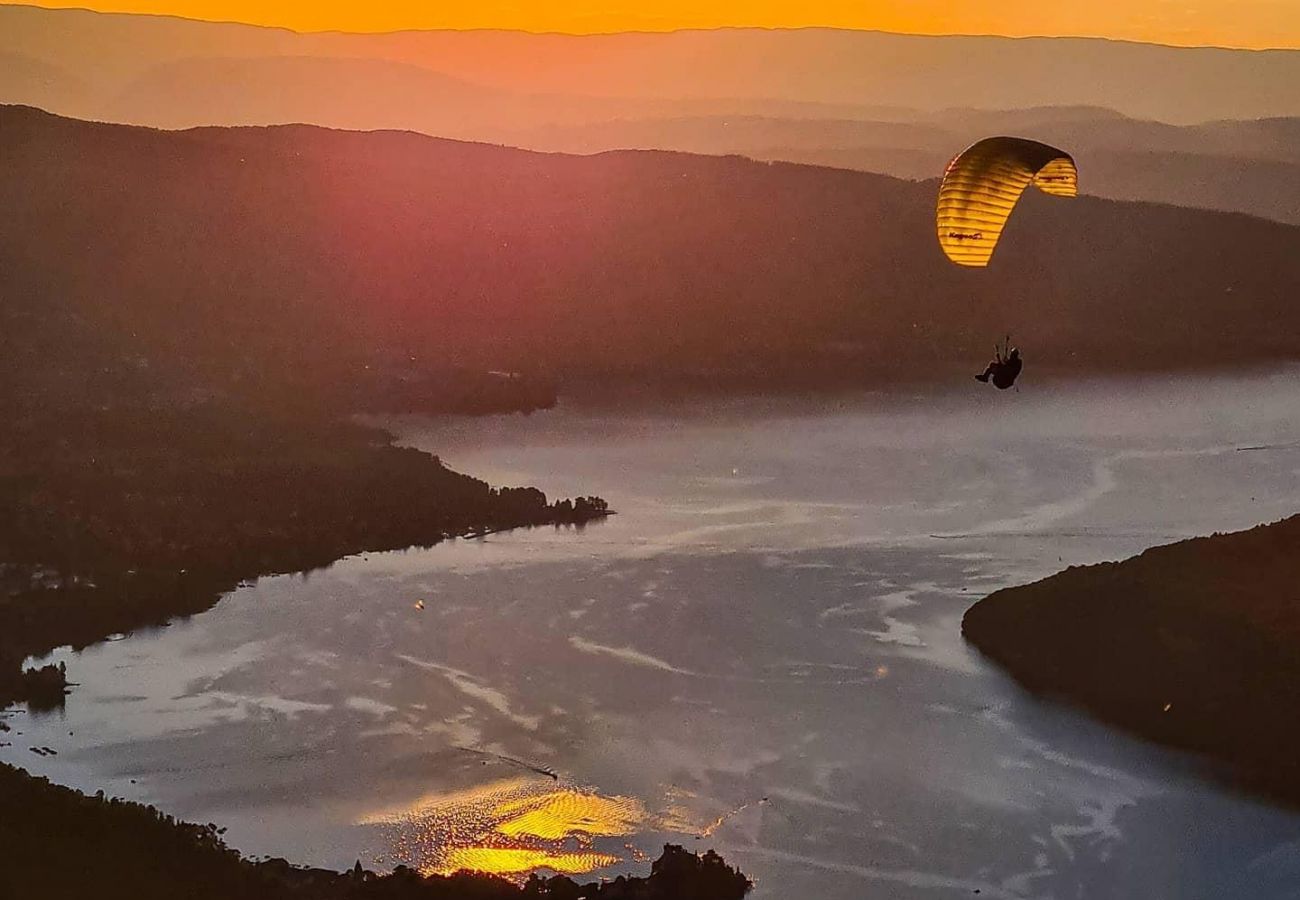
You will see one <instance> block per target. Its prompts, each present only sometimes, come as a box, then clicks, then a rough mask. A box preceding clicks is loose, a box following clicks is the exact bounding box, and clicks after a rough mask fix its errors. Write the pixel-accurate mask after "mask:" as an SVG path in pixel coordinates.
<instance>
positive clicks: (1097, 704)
mask: <svg viewBox="0 0 1300 900" xmlns="http://www.w3.org/2000/svg"><path fill="white" fill-rule="evenodd" d="M962 634H963V636H964V637H965V638H966V640H968V641H969V642H970V643H971V644H972V645H974V646H975V647H976V648H977V649H978V650H980V652H981V653H983V654H984V655H985V656H987V657H988V658H989V659H991V660H993V661H994V662H996V663H997V664H998V665H1000V666H1001V667H1002V668H1004V669H1006V670H1007V671H1008V672H1009V673H1010V674H1011V676H1012V677H1014V678H1015V679H1016V680H1017V681H1019V682H1020V683H1021V684H1022V685H1023V686H1024V687H1026V688H1027V689H1028V690H1030V691H1032V692H1033V693H1036V694H1039V695H1043V696H1047V697H1049V698H1052V699H1056V700H1062V701H1065V702H1067V703H1070V704H1073V705H1076V706H1079V707H1081V708H1083V709H1084V710H1086V711H1087V712H1089V713H1091V714H1092V715H1094V716H1096V717H1097V718H1098V719H1101V720H1102V721H1104V722H1107V723H1108V724H1111V725H1116V726H1119V727H1120V728H1123V729H1125V730H1126V731H1129V732H1132V733H1134V734H1136V735H1138V736H1140V737H1143V738H1146V739H1148V740H1151V741H1154V742H1157V743H1160V744H1163V745H1166V746H1169V747H1174V748H1178V749H1181V750H1186V751H1190V752H1192V753H1195V754H1199V755H1200V756H1201V757H1202V758H1203V759H1205V760H1206V761H1208V762H1209V763H1210V764H1211V767H1212V768H1213V769H1215V770H1217V771H1218V772H1219V773H1220V774H1221V775H1222V776H1224V777H1225V778H1227V779H1228V780H1230V781H1232V782H1233V783H1235V784H1236V785H1238V786H1241V787H1245V788H1247V789H1249V790H1251V791H1254V792H1257V793H1259V794H1261V795H1263V796H1266V797H1267V798H1269V799H1271V800H1273V801H1276V802H1280V803H1283V804H1286V805H1292V806H1297V805H1300V754H1297V752H1296V749H1295V748H1296V747H1297V745H1298V744H1300V717H1297V715H1296V711H1297V709H1300V516H1295V517H1292V518H1289V519H1285V520H1283V521H1281V522H1277V523H1273V524H1269V525H1261V526H1258V527H1256V528H1253V529H1250V530H1248V531H1242V532H1236V533H1232V534H1215V535H1213V536H1210V537H1202V538H1194V539H1191V540H1187V541H1181V542H1178V543H1175V544H1169V545H1166V546H1162V547H1155V548H1152V549H1150V550H1147V551H1145V552H1144V553H1142V554H1140V555H1138V556H1135V557H1133V558H1131V559H1128V560H1125V561H1123V562H1107V563H1100V564H1097V565H1092V566H1080V567H1070V568H1068V569H1066V570H1064V571H1063V572H1060V573H1058V574H1056V575H1053V576H1051V577H1049V578H1046V579H1043V580H1042V581H1038V582H1035V583H1033V584H1028V585H1023V586H1020V587H1014V588H1007V589H1004V590H1000V591H997V592H995V593H993V594H990V595H989V596H988V597H985V598H984V599H982V600H980V601H979V602H977V603H976V604H975V605H974V606H972V607H971V608H970V609H969V610H968V611H967V612H966V614H965V616H964V617H963V619H962Z"/></svg>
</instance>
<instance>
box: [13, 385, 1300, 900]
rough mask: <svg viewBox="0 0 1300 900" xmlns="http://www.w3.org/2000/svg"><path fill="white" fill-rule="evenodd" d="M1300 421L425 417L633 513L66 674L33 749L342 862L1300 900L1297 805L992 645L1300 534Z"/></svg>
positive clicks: (704, 407)
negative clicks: (1103, 587)
mask: <svg viewBox="0 0 1300 900" xmlns="http://www.w3.org/2000/svg"><path fill="white" fill-rule="evenodd" d="M1297 398H1300V373H1297V372H1295V371H1285V372H1280V373H1273V374H1260V375H1253V376H1250V377H1240V378H1226V377H1222V378H1208V377H1207V378H1195V379H1191V378H1184V379H1172V378H1170V379H1150V380H1144V381H1093V382H1087V383H1082V384H1075V385H1065V384H1057V385H1047V386H1044V385H1041V384H1034V383H1033V382H1032V381H1030V382H1028V383H1027V384H1026V385H1025V386H1024V390H1022V391H1021V392H1020V393H1015V392H1009V393H1006V394H999V393H995V392H992V391H989V390H987V389H983V388H981V386H979V385H974V384H972V385H971V386H970V387H969V389H968V388H967V386H965V385H958V386H954V387H952V388H951V389H950V390H946V391H936V392H921V393H916V394H906V395H888V394H867V393H863V394H858V395H842V396H837V397H830V398H827V397H821V398H815V399H809V398H801V399H793V398H782V399H771V398H766V399H764V398H751V399H731V400H716V399H710V400H689V401H688V400H683V401H677V402H672V403H663V402H660V403H646V404H643V405H641V406H639V407H637V408H636V409H635V410H634V411H628V409H627V408H615V407H604V406H601V405H599V404H593V403H589V404H578V403H569V404H566V405H564V406H562V407H561V408H559V409H557V410H553V411H550V412H546V413H539V414H535V415H533V416H529V417H522V416H516V417H501V418H491V419H453V420H444V421H429V420H419V419H409V420H400V421H396V422H392V423H390V424H392V425H393V426H394V427H395V428H396V429H397V430H398V431H399V433H400V435H401V436H402V439H403V440H404V441H406V442H408V443H411V444H413V445H415V446H418V447H421V448H425V449H428V450H430V451H432V452H435V453H438V454H440V455H441V456H442V458H443V459H444V460H445V461H446V462H447V463H448V465H450V466H452V467H453V468H456V469H458V470H460V471H465V472H469V473H472V474H474V475H476V476H478V477H481V478H484V479H486V480H489V481H491V482H493V483H496V484H534V485H537V486H540V487H542V488H543V489H544V490H546V491H547V492H548V493H550V494H552V495H573V494H577V493H595V494H600V495H602V496H604V497H606V498H608V499H609V500H610V502H611V504H612V505H613V506H614V507H615V508H617V510H618V512H619V514H618V515H617V516H615V517H613V518H611V519H610V520H608V521H606V522H603V523H599V524H595V525H592V526H589V527H588V528H586V529H584V530H574V529H552V528H544V529H535V530H528V531H516V532H512V533H507V534H499V535H493V536H490V537H487V538H485V539H480V540H462V541H454V542H448V543H445V544H442V545H439V546H436V547H433V548H431V549H427V550H411V551H407V552H402V553H381V554H368V555H362V556H358V557H353V558H349V559H345V560H342V561H340V562H338V563H337V564H335V565H334V566H332V567H331V568H329V569H328V570H324V571H318V572H313V573H310V574H307V575H301V576H285V577H276V578H267V579H263V580H261V581H259V582H257V583H256V584H254V585H252V586H248V587H244V588H241V589H239V590H237V591H235V592H234V593H232V594H231V595H230V596H228V597H226V598H225V599H223V600H222V601H221V602H220V603H219V604H218V605H217V606H216V607H214V608H213V609H212V610H210V611H209V612H207V613H204V614H202V615H198V616H195V617H193V618H192V619H189V620H187V621H181V622H176V623H174V624H173V625H171V626H170V627H168V628H165V629H160V630H158V631H155V632H153V633H147V634H136V635H131V636H128V637H126V638H124V639H121V640H117V641H111V642H107V643H103V644H100V645H98V646H95V647H92V648H90V649H88V650H86V651H85V652H82V653H71V652H68V651H61V652H59V653H56V654H55V655H54V658H56V659H63V660H66V662H67V665H68V669H69V677H70V678H71V680H73V681H76V682H80V683H81V686H80V687H78V688H76V689H75V691H74V692H73V693H72V694H71V696H70V697H69V698H68V704H67V708H66V711H65V712H64V713H63V714H61V715H60V714H52V715H46V716H41V717H35V716H30V715H27V714H26V713H22V712H19V713H18V714H16V715H14V716H12V717H11V718H10V719H9V722H10V724H11V726H13V727H14V729H15V731H21V732H22V734H21V735H20V736H15V733H14V732H11V734H10V736H9V739H10V740H12V741H13V746H12V747H9V748H4V749H0V759H3V760H6V761H12V762H16V763H18V764H20V765H24V766H25V767H27V768H29V769H30V770H33V771H37V772H41V773H45V774H49V775H50V776H52V777H53V778H55V779H56V780H58V781H61V782H63V783H68V784H72V785H75V786H78V787H81V788H84V789H88V790H96V789H100V788H102V789H104V790H105V791H106V792H107V793H109V794H114V795H120V796H124V797H129V798H132V799H138V800H142V801H146V802H150V803H154V804H157V805H159V806H160V807H162V808H163V809H165V810H167V811H168V812H172V813H175V814H177V815H179V816H183V817H185V818H188V819H192V820H197V821H202V822H207V821H214V822H217V823H220V824H222V825H225V826H227V827H228V829H229V830H228V832H227V835H226V836H227V839H228V840H229V842H230V843H231V844H232V845H234V846H236V847H238V848H240V849H241V850H244V851H245V852H248V853H251V854H259V855H260V854H270V855H283V856H286V857H288V858H290V859H292V860H295V861H300V862H310V863H314V864H323V865H329V866H334V867H341V866H346V865H351V864H352V862H353V861H354V860H356V859H360V860H361V861H362V862H363V863H364V864H365V865H367V866H371V867H375V868H380V869H386V868H388V867H389V866H391V865H392V864H394V863H396V862H406V863H408V864H412V865H417V866H421V867H423V868H425V869H426V870H429V871H435V870H445V869H449V868H454V867H456V866H457V865H477V866H481V867H483V868H492V869H496V870H498V871H504V872H513V873H515V874H516V875H517V874H518V873H520V872H523V871H525V870H526V869H527V868H528V867H529V866H531V865H536V864H539V863H541V864H548V865H550V866H551V867H552V868H555V869H563V870H567V871H575V872H578V871H582V870H586V869H594V870H595V872H596V874H598V875H610V874H616V873H618V872H624V871H645V869H646V864H645V863H644V858H645V857H646V855H649V856H653V855H655V854H657V851H658V848H659V846H660V845H662V844H663V843H664V842H665V841H674V842H679V843H684V844H686V845H687V846H689V847H690V848H692V849H703V848H705V847H714V848H716V849H717V850H718V851H719V852H720V853H722V855H723V856H724V857H725V858H726V859H727V860H728V861H730V862H733V863H735V864H737V865H739V866H741V867H742V868H743V869H744V870H745V871H746V872H748V873H750V874H751V875H753V876H754V877H755V878H756V880H757V883H758V886H757V889H756V893H755V897H757V898H778V897H797V896H816V897H821V898H844V900H860V898H864V897H888V898H894V897H898V898H912V897H918V898H919V897H956V896H968V895H971V894H972V893H973V892H974V891H976V890H978V891H979V892H980V894H981V896H985V897H1042V898H1048V897H1052V898H1066V897H1080V898H1083V897H1087V898H1095V897H1162V898H1163V897H1188V898H1216V900H1217V898H1224V897H1251V898H1272V897H1295V896H1300V815H1297V814H1296V813H1293V812H1288V811H1284V810H1282V809H1279V808H1276V807H1273V806H1270V805H1269V804H1267V803H1264V802H1261V801H1259V800H1255V799H1251V798H1247V797H1244V796H1242V795H1240V794H1237V793H1235V792H1233V791H1232V790H1230V789H1228V788H1225V787H1223V786H1221V785H1219V784H1217V783H1215V782H1214V781H1212V780H1210V779H1208V778H1206V777H1205V776H1204V774H1203V772H1202V771H1201V769H1200V767H1199V766H1198V764H1197V763H1196V761H1195V760H1191V759H1187V758H1185V757H1182V756H1179V755H1178V754H1175V753H1172V752H1169V751H1165V750H1162V749H1159V748H1155V747H1151V746H1148V745H1146V744H1144V743H1142V742H1140V741H1137V740H1134V739H1131V738H1128V737H1125V736H1123V735H1121V734H1119V733H1117V732H1115V731H1112V730H1110V729H1108V728H1105V727H1103V726H1101V725H1098V724H1096V723H1094V722H1092V721H1091V720H1089V719H1088V718H1087V717H1085V716H1082V715H1080V714H1078V713H1075V712H1073V711H1071V710H1069V709H1063V708H1060V707H1057V706H1055V705H1052V704H1048V703H1043V702H1040V701H1038V700H1035V699H1034V698H1032V697H1030V696H1029V695H1027V694H1025V693H1024V692H1022V691H1021V690H1020V689H1019V688H1017V686H1016V685H1015V684H1014V682H1012V681H1011V680H1010V679H1008V678H1007V677H1006V676H1005V675H1003V674H1002V673H1001V672H1000V671H999V670H997V669H996V668H995V667H993V666H991V665H990V664H988V663H987V662H985V661H984V660H983V659H982V658H981V657H980V656H979V655H978V653H976V652H974V651H973V650H972V649H970V648H969V647H967V646H966V645H965V644H964V643H963V642H962V640H961V636H960V630H959V625H960V619H961V616H962V613H963V612H964V611H965V609H966V608H967V607H968V606H969V605H970V604H971V603H972V602H974V601H975V600H976V599H977V598H979V597H980V596H983V595H984V594H987V593H988V592H990V591H992V590H995V589H997V588H1000V587H1003V586H1007V585H1013V584H1017V583H1022V582H1025V581H1029V580H1033V579H1037V578H1041V577H1044V576H1046V575H1049V574H1051V573H1052V572H1055V571H1057V570H1059V569H1061V568H1063V567H1065V566H1067V565H1074V564H1081V563H1092V562H1097V561H1100V560H1105V559H1116V558H1123V557H1126V556H1129V555H1131V554H1133V553H1135V552H1137V551H1139V550H1141V549H1143V548H1145V547H1148V546H1151V545H1154V544H1160V543H1167V542H1169V541H1172V540H1176V539H1179V538H1182V537H1185V536H1190V535H1195V534H1205V533H1210V532H1213V531H1227V530H1234V529H1238V528H1243V527H1247V526H1251V525H1255V524H1258V523H1260V522H1267V521H1272V520H1276V519H1279V518H1282V517H1284V516H1287V515H1289V514H1291V513H1292V512H1294V511H1296V510H1297V509H1300V479H1297V471H1298V469H1300V424H1298V422H1297V419H1298V418H1300V417H1298V416H1297V412H1300V400H1297ZM1248 448H1249V449H1248ZM412 502H418V499H417V498H412ZM420 606H422V607H423V608H420ZM1097 652H1098V653H1099V654H1104V653H1105V652H1106V648H1105V647H1098V648H1097ZM1207 664H1211V665H1212V664H1213V661H1212V660H1207ZM1224 674H1225V677H1231V673H1224ZM31 746H49V747H51V748H54V749H56V750H57V751H58V755H57V756H48V757H42V756H38V755H35V754H33V753H31V752H30V751H29V747H31Z"/></svg>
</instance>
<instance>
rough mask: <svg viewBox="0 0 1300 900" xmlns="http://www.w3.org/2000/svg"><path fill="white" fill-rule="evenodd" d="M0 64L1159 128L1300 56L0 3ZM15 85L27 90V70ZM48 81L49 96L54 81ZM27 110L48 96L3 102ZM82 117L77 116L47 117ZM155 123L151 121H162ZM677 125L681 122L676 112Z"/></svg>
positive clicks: (1284, 83)
mask: <svg viewBox="0 0 1300 900" xmlns="http://www.w3.org/2000/svg"><path fill="white" fill-rule="evenodd" d="M0 53H7V54H12V55H17V56H24V57H28V58H29V59H31V60H34V61H36V63H37V64H39V65H43V66H46V67H50V68H47V69H44V70H43V72H44V74H43V75H41V77H43V78H45V79H47V81H48V83H50V84H51V87H52V89H55V88H57V90H58V91H59V92H61V93H63V94H65V95H71V94H75V93H76V92H77V91H78V90H80V91H82V92H83V93H84V96H85V97H86V101H87V102H93V103H95V104H100V103H103V102H105V101H106V100H108V99H111V98H112V97H116V96H119V95H121V94H123V93H124V92H130V91H132V90H134V89H135V88H134V87H133V85H137V84H138V83H148V82H149V80H150V79H153V78H155V77H156V74H157V73H156V71H155V70H156V69H157V67H159V66H163V65H174V64H177V63H183V62H186V61H190V60H203V59H207V60H213V59H224V60H231V61H233V60H245V61H251V64H252V65H254V66H255V65H256V64H257V63H256V62H255V61H256V60H257V59H259V58H266V57H311V58H328V59H339V60H359V59H364V60H370V61H386V62H389V63H401V64H405V65H408V66H417V67H422V68H426V69H430V70H433V71H435V72H438V73H441V74H443V75H445V76H449V77H451V78H456V79H463V80H466V81H470V82H473V83H474V84H476V85H479V86H482V87H487V88H493V89H496V90H500V91H508V92H514V93H523V94H530V95H533V94H558V95H565V96H568V97H579V96H585V97H615V98H635V99H653V100H674V101H678V100H714V101H716V100H731V99H736V98H741V99H764V100H772V101H779V102H785V103H790V102H798V103H818V104H836V105H840V106H863V105H884V106H890V107H898V106H902V107H912V108H916V109H922V110H937V109H943V108H946V107H979V108H992V109H1013V108H1022V107H1033V106H1063V105H1064V106H1073V105H1087V106H1104V107H1109V108H1112V109H1117V110H1120V111H1121V112H1123V113H1125V114H1127V115H1130V116H1136V117H1142V118H1151V119H1158V120H1162V121H1169V122H1184V123H1186V122H1200V121H1208V120H1213V119H1226V118H1237V119H1242V118H1260V117H1272V116H1295V115H1300V92H1297V91H1296V89H1295V85H1296V84H1300V51H1288V50H1269V51H1245V50H1220V49H1208V48H1206V49H1186V48H1172V47H1163V46H1157V45H1150V44H1135V43H1125V42H1118V41H1106V40H1099V39H1084V38H1018V39H1012V38H997V37H930V36H916V35H899V34H886V33H881V32H867V31H841V30H834V29H816V28H810V29H799V30H791V31H781V30H766V29H720V30H715V31H679V32H672V33H663V34H648V33H625V34H610V35H589V36H581V37H576V36H569V35H557V34H527V33H522V32H508V31H423V32H398V33H394V34H379V35H353V34H341V33H322V34H296V33H294V32H291V31H286V30H282V29H273V28H259V27H254V26H246V25H235V24H214V23H208V22H195V21H187V20H183V19H174V18H164V17H154V16H131V15H113V14H102V13H91V12H87V11H83V10H43V9H38V8H34V7H21V6H5V7H0ZM22 77H24V78H30V77H31V73H30V71H29V72H28V73H26V74H24V75H23V76H22ZM56 81H57V82H58V84H57V85H55V82H56ZM5 99H7V100H10V101H11V102H12V101H18V100H22V101H23V102H28V103H35V104H42V103H45V101H46V100H47V99H48V98H44V97H38V96H31V97H25V98H24V97H17V96H8V97H6V98H5ZM58 111H61V112H69V113H76V112H81V113H88V112H89V111H88V110H74V109H58ZM164 114H165V113H164ZM678 114H680V111H679V113H678Z"/></svg>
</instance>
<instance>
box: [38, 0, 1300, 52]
mask: <svg viewBox="0 0 1300 900" xmlns="http://www.w3.org/2000/svg"><path fill="white" fill-rule="evenodd" d="M40 5H42V6H47V7H66V8H78V7H87V6H88V7H90V8H93V9H96V10H100V11H104V12H129V13H153V14H160V15H175V16H183V17H186V18H194V19H208V20H213V21H235V22H247V23H251V24H256V25H272V26H280V27H285V28H292V29H295V30H298V31H334V30H337V31H353V32H382V31H398V30H403V29H438V28H451V29H468V28H502V29H517V30H524V31H538V32H541V31H558V32H566V33H573V34H589V33H601V32H614V31H671V30H675V29H681V28H721V27H729V26H731V27H738V26H748V27H761V28H801V27H815V26H823V27H835V28H854V29H877V30H883V31H899V32H910V33H917V34H1001V35H1010V36H1017V37H1018V36H1029V35H1052V36H1059V35H1079V36H1096V37H1108V38H1118V39H1124V40H1135V41H1149V42H1155V43H1165V44H1178V45H1194V46H1199V45H1212V46H1225V47H1251V48H1268V47H1297V46H1300V4H1298V3H1295V2H1292V0H1204V2H1200V3H1190V2H1185V0H1133V2H1129V0H1097V2H1095V3H1080V4H1064V5H1063V4H1044V3H1038V2H1029V0H1007V2H1003V3H983V4H955V3H951V2H947V0H908V2H902V0H890V2H875V3H871V2H866V3H863V2H848V0H814V2H808V3H798V4H796V3H790V2H787V0H782V2H776V0H757V2H747V3H740V2H737V0H725V2H714V3H709V4H698V3H691V2H686V0H659V2H656V3H653V4H637V5H632V4H628V3H613V2H606V0H564V2H555V3H524V4H516V3H507V2H503V0H488V2H477V3H442V4H429V3H414V2H410V0H388V2H381V3H365V4H362V3H345V2H339V0H333V2H318V3H261V2H255V0H98V2H89V3H86V2H83V0H53V2H47V3H43V4H40Z"/></svg>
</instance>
